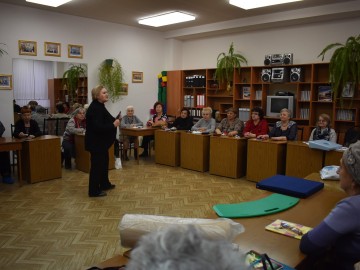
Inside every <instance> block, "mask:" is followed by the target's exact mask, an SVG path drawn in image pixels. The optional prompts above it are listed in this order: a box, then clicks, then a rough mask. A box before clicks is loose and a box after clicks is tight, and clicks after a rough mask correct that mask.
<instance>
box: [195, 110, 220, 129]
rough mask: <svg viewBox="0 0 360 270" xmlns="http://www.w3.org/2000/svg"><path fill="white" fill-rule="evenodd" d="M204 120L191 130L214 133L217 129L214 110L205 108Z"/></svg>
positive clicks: (203, 111)
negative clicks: (213, 116)
mask: <svg viewBox="0 0 360 270" xmlns="http://www.w3.org/2000/svg"><path fill="white" fill-rule="evenodd" d="M201 115H202V118H201V119H200V120H199V121H197V122H196V124H195V125H193V127H192V128H191V130H192V131H200V132H208V133H213V132H214V131H215V127H216V121H215V119H214V118H212V109H211V108H210V107H205V108H203V109H202V112H201Z"/></svg>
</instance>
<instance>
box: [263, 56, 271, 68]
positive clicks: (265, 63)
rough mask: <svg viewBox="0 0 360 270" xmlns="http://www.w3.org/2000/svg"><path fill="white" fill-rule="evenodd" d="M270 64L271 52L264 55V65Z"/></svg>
mask: <svg viewBox="0 0 360 270" xmlns="http://www.w3.org/2000/svg"><path fill="white" fill-rule="evenodd" d="M270 64H271V54H267V55H265V60H264V65H265V66H268V65H270Z"/></svg>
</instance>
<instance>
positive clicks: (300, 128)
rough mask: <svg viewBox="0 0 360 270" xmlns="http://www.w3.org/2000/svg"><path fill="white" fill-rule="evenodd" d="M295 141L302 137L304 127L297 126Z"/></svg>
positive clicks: (300, 139)
mask: <svg viewBox="0 0 360 270" xmlns="http://www.w3.org/2000/svg"><path fill="white" fill-rule="evenodd" d="M296 137H297V141H302V140H303V139H304V127H298V128H297V135H296Z"/></svg>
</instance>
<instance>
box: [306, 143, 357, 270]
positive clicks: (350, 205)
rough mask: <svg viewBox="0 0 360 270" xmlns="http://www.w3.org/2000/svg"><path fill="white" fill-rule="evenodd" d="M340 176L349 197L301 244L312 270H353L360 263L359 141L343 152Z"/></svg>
mask: <svg viewBox="0 0 360 270" xmlns="http://www.w3.org/2000/svg"><path fill="white" fill-rule="evenodd" d="M338 174H339V179H340V180H339V185H340V188H341V189H343V190H344V191H345V193H346V194H347V197H346V198H344V199H342V200H341V201H340V202H338V203H337V204H336V206H335V207H334V208H333V209H332V210H331V212H330V214H329V215H328V216H327V217H326V218H325V219H324V220H323V221H322V222H321V223H320V224H319V225H318V226H316V227H315V228H314V229H313V230H311V231H309V232H308V233H306V234H305V235H304V236H303V237H302V238H301V241H300V250H301V251H302V252H303V253H305V254H307V255H308V260H307V261H308V262H309V264H310V266H309V267H306V269H309V270H311V269H327V270H331V269H341V270H348V269H349V270H350V269H351V270H353V269H354V265H355V264H356V263H357V262H360V218H359V217H360V141H358V142H356V143H354V144H351V145H350V147H349V148H348V149H347V150H346V151H345V152H344V154H343V156H342V158H341V160H340V168H339V170H338ZM304 269H305V268H304Z"/></svg>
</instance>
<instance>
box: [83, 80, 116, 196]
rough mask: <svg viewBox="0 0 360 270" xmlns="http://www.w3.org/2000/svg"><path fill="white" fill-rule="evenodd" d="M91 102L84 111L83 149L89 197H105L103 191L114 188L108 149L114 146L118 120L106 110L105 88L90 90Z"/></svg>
mask: <svg viewBox="0 0 360 270" xmlns="http://www.w3.org/2000/svg"><path fill="white" fill-rule="evenodd" d="M91 96H92V102H91V104H90V106H89V108H88V109H87V111H86V133H85V149H86V150H87V151H89V152H90V162H91V165H90V174H89V197H100V196H106V195H107V194H106V192H105V190H109V189H113V188H115V185H113V184H111V183H110V181H109V171H108V167H109V148H110V147H111V146H112V145H113V144H114V141H115V138H116V129H117V128H118V126H120V120H119V119H115V118H114V117H113V116H112V115H111V114H110V113H109V112H108V110H107V109H106V107H105V102H107V101H108V100H109V95H108V92H107V90H106V88H105V87H104V86H102V85H98V86H96V87H95V88H93V89H92V90H91Z"/></svg>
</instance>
